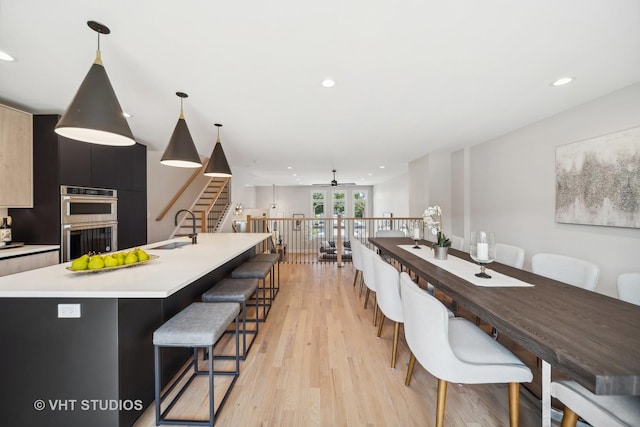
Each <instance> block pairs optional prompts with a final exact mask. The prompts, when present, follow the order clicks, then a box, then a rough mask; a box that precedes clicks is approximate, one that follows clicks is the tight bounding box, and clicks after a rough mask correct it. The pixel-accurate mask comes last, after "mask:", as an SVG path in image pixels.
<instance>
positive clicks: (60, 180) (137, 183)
mask: <svg viewBox="0 0 640 427" xmlns="http://www.w3.org/2000/svg"><path fill="white" fill-rule="evenodd" d="M58 119H59V116H57V115H35V116H33V170H34V174H33V175H34V200H33V206H34V207H33V208H31V209H10V212H9V215H11V216H12V217H13V230H12V232H13V239H14V240H16V241H21V242H26V243H31V244H60V185H76V186H82V187H96V188H114V189H116V190H118V247H120V248H129V247H133V246H140V245H143V244H146V242H147V218H146V217H147V147H145V146H144V145H141V144H136V145H134V146H131V147H109V146H104V145H95V144H87V143H84V142H79V141H74V140H71V139H67V138H63V137H61V136H59V135H58V134H56V133H55V132H54V128H55V125H56V123H57V122H58Z"/></svg>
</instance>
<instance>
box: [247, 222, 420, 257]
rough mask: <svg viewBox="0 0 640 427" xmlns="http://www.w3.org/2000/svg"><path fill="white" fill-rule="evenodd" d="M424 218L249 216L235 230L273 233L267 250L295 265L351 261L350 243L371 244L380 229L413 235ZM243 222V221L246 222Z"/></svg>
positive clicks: (265, 248) (265, 249)
mask: <svg viewBox="0 0 640 427" xmlns="http://www.w3.org/2000/svg"><path fill="white" fill-rule="evenodd" d="M422 221H423V220H422V217H419V218H414V217H406V218H387V217H384V218H376V217H370V218H348V217H341V216H337V217H335V218H297V217H296V218H268V217H258V218H256V217H251V216H247V219H246V227H240V226H236V227H235V229H236V230H242V231H245V230H246V232H248V233H253V232H256V233H265V232H267V233H271V234H272V236H273V237H272V239H271V242H269V243H268V246H267V245H266V244H265V247H264V248H263V250H264V251H270V252H277V253H280V254H281V260H282V262H286V263H292V264H308V263H338V265H342V264H344V263H346V262H351V248H350V242H351V240H352V239H358V240H359V241H360V242H362V243H363V244H365V245H368V238H369V237H374V236H375V234H376V232H377V231H378V230H401V231H403V232H404V233H405V235H407V236H409V235H410V230H412V229H413V226H414V225H415V224H419V225H420V226H422V224H423V222H422ZM243 225H244V224H243Z"/></svg>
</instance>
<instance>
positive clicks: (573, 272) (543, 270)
mask: <svg viewBox="0 0 640 427" xmlns="http://www.w3.org/2000/svg"><path fill="white" fill-rule="evenodd" d="M531 271H533V272H534V273H535V274H539V275H541V276H544V277H548V278H550V279H554V280H558V281H560V282H564V283H568V284H570V285H573V286H577V287H579V288H583V289H586V290H588V291H592V290H594V289H595V288H596V285H597V284H598V276H599V275H600V268H599V267H598V266H597V265H596V264H594V263H592V262H590V261H586V260H583V259H579V258H573V257H569V256H566V255H558V254H549V253H539V254H535V255H534V256H533V257H531Z"/></svg>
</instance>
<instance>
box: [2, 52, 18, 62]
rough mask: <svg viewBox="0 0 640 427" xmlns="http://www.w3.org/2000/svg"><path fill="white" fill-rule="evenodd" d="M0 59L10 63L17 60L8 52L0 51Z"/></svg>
mask: <svg viewBox="0 0 640 427" xmlns="http://www.w3.org/2000/svg"><path fill="white" fill-rule="evenodd" d="M0 59H2V60H3V61H8V62H12V61H15V60H16V59H15V58H14V57H13V56H11V55H9V54H8V53H7V52H5V51H2V50H0Z"/></svg>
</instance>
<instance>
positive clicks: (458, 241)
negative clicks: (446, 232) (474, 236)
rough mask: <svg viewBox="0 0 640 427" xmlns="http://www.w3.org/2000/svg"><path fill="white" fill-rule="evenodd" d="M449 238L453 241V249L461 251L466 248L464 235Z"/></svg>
mask: <svg viewBox="0 0 640 427" xmlns="http://www.w3.org/2000/svg"><path fill="white" fill-rule="evenodd" d="M449 240H450V241H451V247H452V248H453V249H457V250H459V251H462V250H464V237H460V236H454V235H451V236H449Z"/></svg>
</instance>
